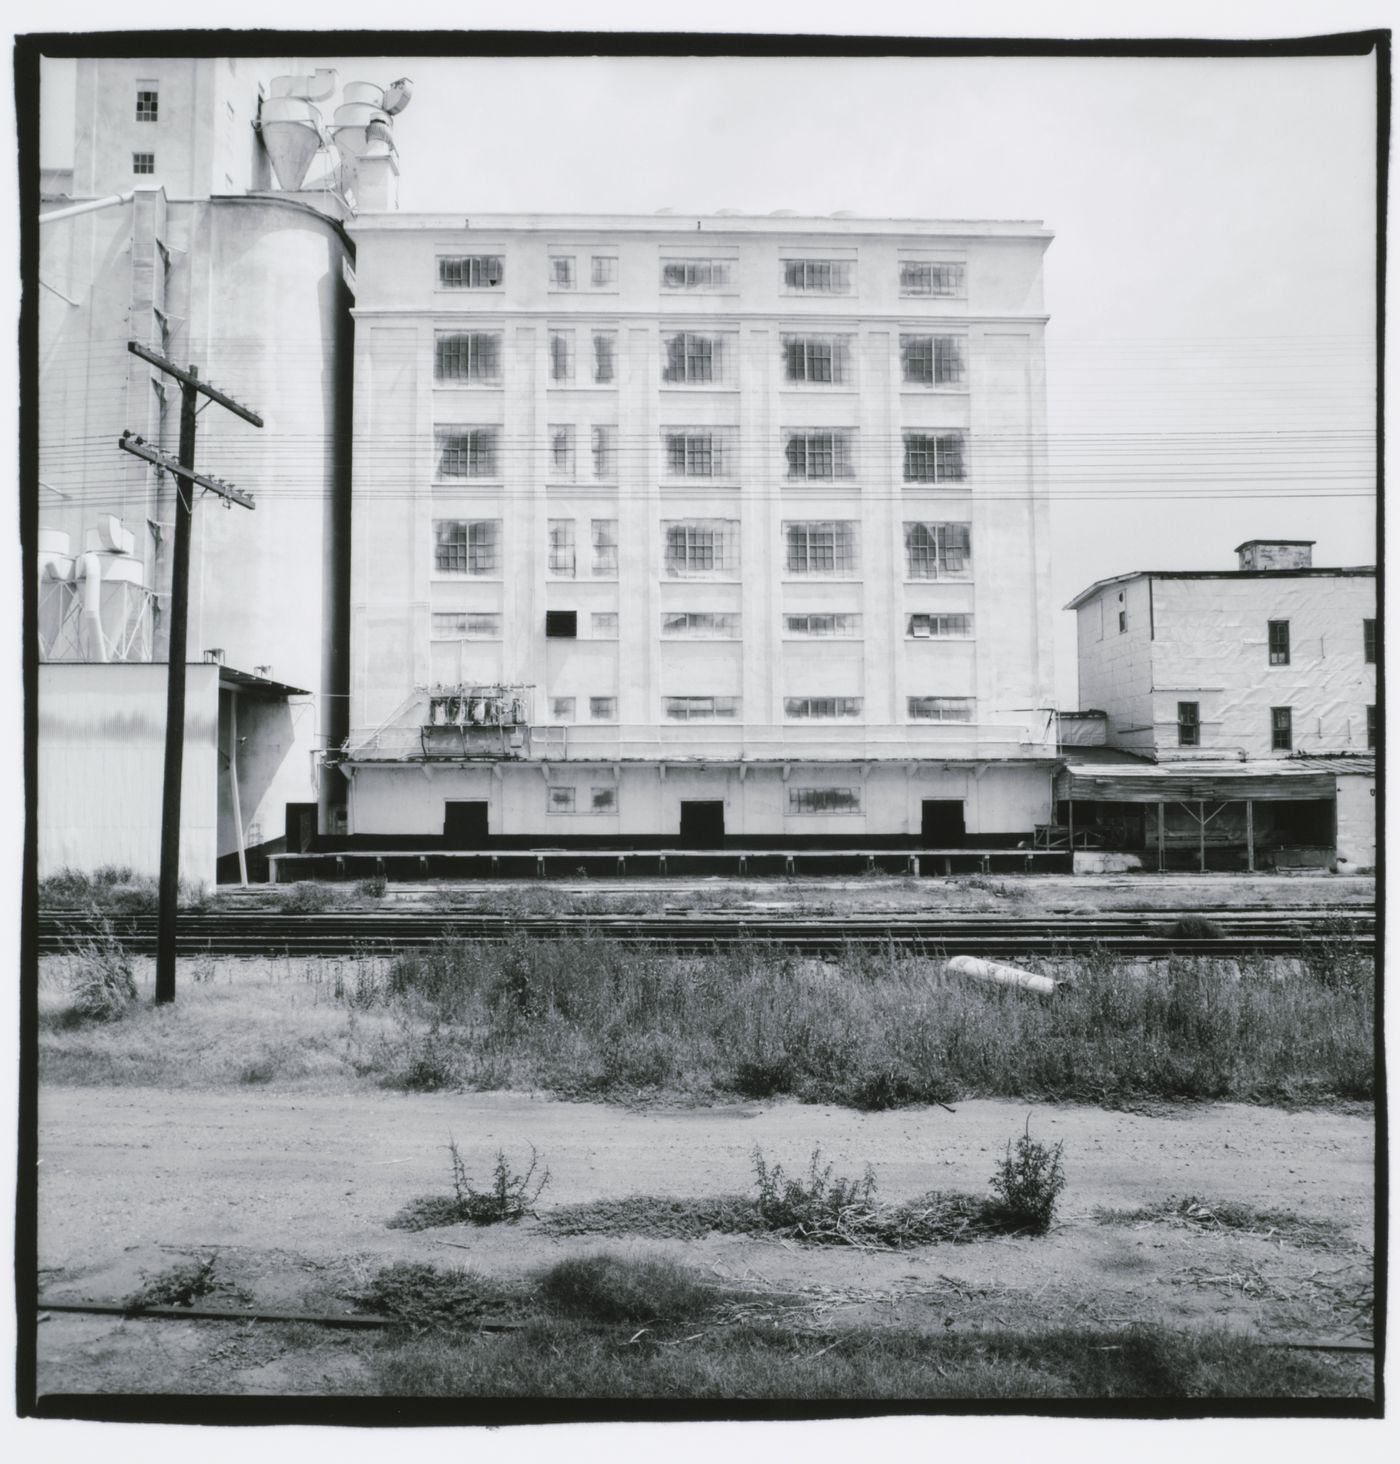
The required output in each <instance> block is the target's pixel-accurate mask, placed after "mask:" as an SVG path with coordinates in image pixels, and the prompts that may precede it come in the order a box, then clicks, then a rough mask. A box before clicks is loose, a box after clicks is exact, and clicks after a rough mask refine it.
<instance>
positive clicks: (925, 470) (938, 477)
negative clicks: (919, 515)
mask: <svg viewBox="0 0 1400 1464" xmlns="http://www.w3.org/2000/svg"><path fill="white" fill-rule="evenodd" d="M966 476H967V464H966V462H965V460H964V454H963V434H962V433H961V432H937V433H930V432H906V433H905V434H904V481H905V482H906V483H957V482H961V481H962V480H963V479H964V478H965V477H966Z"/></svg>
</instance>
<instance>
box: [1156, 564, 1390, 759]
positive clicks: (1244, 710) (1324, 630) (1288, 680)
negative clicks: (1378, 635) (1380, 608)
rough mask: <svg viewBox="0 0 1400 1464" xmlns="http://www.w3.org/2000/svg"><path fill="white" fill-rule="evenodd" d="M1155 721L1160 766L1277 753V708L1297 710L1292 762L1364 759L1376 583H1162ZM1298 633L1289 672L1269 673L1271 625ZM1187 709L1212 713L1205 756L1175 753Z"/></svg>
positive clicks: (1288, 578)
mask: <svg viewBox="0 0 1400 1464" xmlns="http://www.w3.org/2000/svg"><path fill="white" fill-rule="evenodd" d="M1153 599H1154V614H1155V622H1156V627H1157V631H1156V639H1155V641H1154V642H1153V645H1152V664H1153V686H1154V690H1153V713H1152V718H1153V721H1154V723H1155V725H1156V744H1157V748H1158V755H1159V756H1160V757H1163V758H1167V757H1181V756H1198V757H1199V756H1204V757H1211V756H1215V757H1219V756H1220V755H1221V754H1222V753H1224V754H1226V755H1230V754H1233V753H1235V752H1237V751H1243V752H1244V753H1245V755H1246V756H1248V757H1250V758H1259V757H1262V758H1267V757H1274V756H1278V755H1280V754H1278V753H1276V752H1275V751H1274V750H1273V746H1272V737H1271V722H1270V714H1269V709H1270V708H1271V707H1277V706H1288V707H1292V709H1293V749H1292V750H1293V751H1295V752H1365V751H1366V750H1367V749H1366V708H1367V706H1373V705H1375V701H1376V668H1375V666H1374V665H1370V664H1367V662H1366V661H1365V659H1364V654H1363V640H1362V621H1363V620H1364V619H1374V617H1375V614H1376V585H1375V577H1374V576H1373V575H1362V576H1340V575H1338V576H1333V575H1326V576H1317V575H1307V576H1301V575H1298V576H1295V575H1281V576H1277V577H1263V578H1252V577H1251V578H1238V579H1237V578H1220V579H1180V580H1178V579H1155V580H1154V581H1153ZM1270 620H1286V621H1288V623H1289V630H1290V633H1289V639H1290V656H1289V664H1288V665H1286V666H1272V665H1270V664H1269V638H1268V622H1269V621H1270ZM1178 701H1196V702H1199V703H1200V708H1201V746H1200V747H1199V749H1185V748H1178V747H1177V746H1176V710H1177V702H1178Z"/></svg>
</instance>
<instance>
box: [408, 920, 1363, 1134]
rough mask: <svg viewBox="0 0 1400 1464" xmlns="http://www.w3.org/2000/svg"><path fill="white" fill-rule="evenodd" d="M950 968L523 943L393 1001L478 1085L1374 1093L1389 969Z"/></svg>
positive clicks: (590, 1091)
mask: <svg viewBox="0 0 1400 1464" xmlns="http://www.w3.org/2000/svg"><path fill="white" fill-rule="evenodd" d="M1066 966H1068V967H1069V968H1070V969H1068V970H1066ZM943 967H944V963H943V962H942V961H938V960H934V959H928V958H924V957H921V956H920V955H918V954H917V953H911V952H906V951H902V950H897V949H886V950H875V951H866V950H851V951H848V952H847V953H846V954H845V955H844V956H842V957H841V958H839V959H837V960H835V961H830V962H818V961H812V960H802V959H798V958H797V957H795V956H794V955H793V954H792V953H791V952H790V951H785V950H783V949H781V948H779V947H768V946H763V945H750V946H741V947H735V948H724V949H722V950H716V951H714V952H712V953H711V954H708V955H704V956H680V955H676V954H674V953H667V952H664V951H656V950H651V949H645V950H642V949H637V948H633V947H628V946H625V945H623V944H620V943H618V942H616V941H612V940H608V939H605V938H602V937H600V936H595V935H585V936H583V937H582V938H579V939H572V940H531V939H529V938H526V937H523V936H522V937H517V938H515V939H513V940H511V941H509V942H506V943H504V944H500V945H486V944H480V943H478V944H466V943H463V944H450V943H443V944H441V945H439V946H436V947H434V948H432V949H430V950H425V951H413V952H405V953H404V954H403V955H401V956H400V957H399V958H398V959H397V960H396V961H395V962H394V964H393V965H392V967H391V968H390V970H389V973H388V976H387V980H386V981H385V983H384V988H383V991H384V999H385V1000H386V1001H387V1002H389V1003H390V1004H391V1005H392V1006H393V1007H394V1008H395V1009H396V1010H397V1011H399V1012H400V1013H402V1014H403V1017H404V1020H405V1021H406V1022H411V1023H417V1024H418V1027H419V1029H421V1030H426V1031H431V1032H432V1033H433V1034H434V1035H433V1040H434V1042H435V1044H437V1046H438V1048H439V1055H440V1056H443V1057H444V1060H448V1059H450V1066H451V1069H452V1070H453V1072H454V1073H455V1074H456V1075H457V1079H458V1081H460V1082H461V1083H463V1084H464V1085H466V1086H471V1087H479V1088H480V1087H507V1086H517V1087H521V1086H535V1087H541V1088H549V1089H552V1090H554V1091H555V1092H558V1093H562V1094H566V1095H569V1096H576V1097H584V1096H598V1097H605V1098H607V1097H614V1098H616V1097H627V1098H629V1099H631V1098H633V1097H635V1096H636V1095H637V1094H639V1093H641V1094H646V1093H648V1092H658V1091H669V1092H687V1093H691V1094H695V1095H697V1096H701V1097H714V1096H716V1095H726V1094H727V1095H737V1096H741V1097H746V1098H768V1097H794V1098H798V1099H801V1100H804V1101H809V1102H833V1103H841V1104H844V1105H847V1106H851V1107H857V1108H863V1109H877V1108H893V1107H900V1106H904V1105H908V1104H918V1103H936V1102H941V1103H947V1102H950V1101H952V1100H953V1099H954V1098H957V1097H960V1096H1007V1097H1022V1098H1027V1099H1058V1100H1064V1101H1081V1102H1104V1101H1110V1102H1113V1101H1133V1100H1137V1099H1141V1098H1144V1097H1157V1098H1168V1099H1225V1098H1230V1099H1235V1100H1239V1101H1246V1102H1312V1101H1319V1100H1330V1099H1363V1100H1364V1099H1369V1098H1370V1097H1371V1096H1372V1093H1373V1089H1374V1072H1373V1051H1374V1046H1373V1021H1374V969H1373V963H1372V961H1371V958H1370V956H1369V955H1366V954H1363V953H1361V952H1357V951H1353V950H1350V949H1349V948H1346V947H1344V946H1343V947H1339V948H1337V949H1334V950H1332V951H1330V952H1329V954H1328V955H1327V956H1326V957H1325V958H1320V959H1318V960H1314V958H1313V956H1312V954H1311V953H1309V954H1308V955H1306V956H1305V957H1304V959H1303V960H1301V961H1290V962H1282V961H1278V960H1274V959H1270V958H1265V957H1259V958H1254V959H1249V958H1246V959H1244V960H1241V961H1230V962H1223V961H1216V960H1213V959H1208V958H1202V957H1197V956H1177V957H1172V958H1171V959H1169V960H1167V961H1162V962H1157V963H1152V964H1134V963H1132V962H1130V961H1126V960H1120V959H1117V958H1113V957H1109V956H1106V955H1102V956H1089V957H1083V958H1077V959H1076V960H1074V961H1073V962H1060V963H1059V964H1057V966H1056V968H1055V974H1057V975H1061V976H1064V975H1072V976H1073V977H1074V985H1073V990H1072V991H1071V992H1069V993H1068V994H1066V995H1065V996H1063V997H1061V998H1060V999H1058V1000H1057V1001H1055V1002H1053V1003H1048V1002H1043V1001H1041V1000H1040V999H1039V998H1037V997H1035V996H1032V995H1028V994H1026V993H1023V992H1020V991H1016V990H1011V989H1006V988H997V987H984V986H981V985H972V984H970V983H966V982H960V981H959V980H958V979H957V978H955V977H950V976H947V975H946V974H945V973H944V969H943Z"/></svg>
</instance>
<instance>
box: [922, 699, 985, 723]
mask: <svg viewBox="0 0 1400 1464" xmlns="http://www.w3.org/2000/svg"><path fill="white" fill-rule="evenodd" d="M906 707H907V710H908V712H909V719H910V721H912V722H970V721H971V720H972V698H971V697H970V696H911V697H909V698H907V700H906Z"/></svg>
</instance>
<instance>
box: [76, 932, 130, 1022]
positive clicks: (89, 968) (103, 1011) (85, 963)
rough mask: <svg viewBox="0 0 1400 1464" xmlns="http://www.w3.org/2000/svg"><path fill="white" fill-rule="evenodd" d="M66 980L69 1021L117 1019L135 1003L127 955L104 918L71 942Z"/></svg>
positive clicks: (112, 1020) (109, 1020) (111, 1020)
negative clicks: (77, 940) (89, 930)
mask: <svg viewBox="0 0 1400 1464" xmlns="http://www.w3.org/2000/svg"><path fill="white" fill-rule="evenodd" d="M67 980H68V995H69V1006H68V1009H67V1011H66V1012H65V1013H64V1017H65V1020H66V1021H68V1022H69V1023H75V1022H115V1021H119V1020H120V1019H121V1018H122V1017H124V1016H126V1014H127V1012H129V1011H130V1010H131V1008H132V1007H133V1006H134V1005H135V1002H136V977H135V975H134V974H133V973H132V969H131V957H130V956H129V955H128V954H127V951H126V947H125V946H123V945H122V943H121V941H119V940H118V939H117V938H116V936H115V935H114V934H113V933H112V928H111V926H110V925H108V924H107V923H106V921H102V922H100V923H99V926H98V929H97V930H96V931H95V932H94V933H93V934H92V935H91V936H89V937H88V938H87V939H85V940H82V941H80V942H78V943H77V944H76V945H74V947H73V949H72V951H71V953H70V955H69V958H68V972H67Z"/></svg>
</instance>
